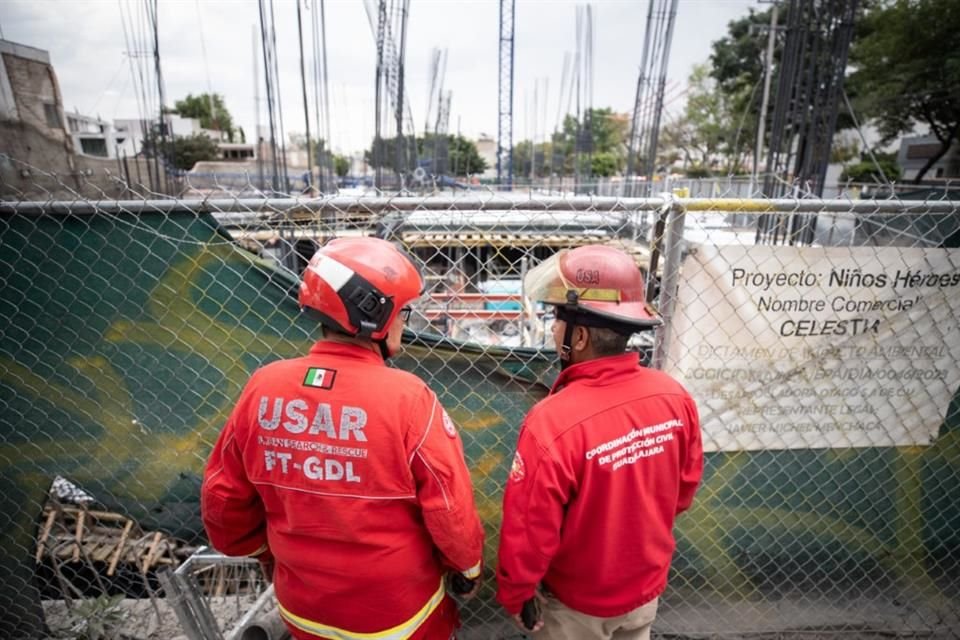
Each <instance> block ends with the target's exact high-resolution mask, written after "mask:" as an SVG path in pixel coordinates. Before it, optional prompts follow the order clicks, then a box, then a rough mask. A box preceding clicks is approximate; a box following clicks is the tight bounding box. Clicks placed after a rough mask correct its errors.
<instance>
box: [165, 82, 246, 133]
mask: <svg viewBox="0 0 960 640" xmlns="http://www.w3.org/2000/svg"><path fill="white" fill-rule="evenodd" d="M174 111H175V112H176V113H178V114H179V115H181V116H183V117H184V118H197V119H198V120H200V126H201V127H203V128H204V129H213V130H216V131H222V132H224V133H226V134H227V140H228V141H230V142H233V134H234V128H233V116H231V115H230V112H229V111H228V110H227V107H226V105H225V104H224V102H223V96H221V95H220V94H219V93H214V94H212V95H211V94H209V93H201V94H199V95H196V96H194V95H193V94H187V97H186V98H184V99H183V100H177V101H176V102H175V103H174Z"/></svg>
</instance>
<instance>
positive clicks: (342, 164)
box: [333, 154, 350, 178]
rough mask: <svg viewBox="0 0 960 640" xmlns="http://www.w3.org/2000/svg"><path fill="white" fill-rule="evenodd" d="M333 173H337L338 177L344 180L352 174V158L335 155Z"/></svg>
mask: <svg viewBox="0 0 960 640" xmlns="http://www.w3.org/2000/svg"><path fill="white" fill-rule="evenodd" d="M333 172H334V173H336V174H337V177H340V178H343V177H344V176H346V175H347V174H348V173H350V158H348V157H346V156H340V155H336V154H334V156H333Z"/></svg>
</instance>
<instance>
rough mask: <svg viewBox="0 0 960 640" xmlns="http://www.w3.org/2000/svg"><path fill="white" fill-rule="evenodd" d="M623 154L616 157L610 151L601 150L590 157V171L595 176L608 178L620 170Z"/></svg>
mask: <svg viewBox="0 0 960 640" xmlns="http://www.w3.org/2000/svg"><path fill="white" fill-rule="evenodd" d="M622 161H623V156H620V157H617V155H616V154H614V153H612V152H610V151H601V152H600V153H595V154H593V157H592V158H590V173H591V174H592V175H595V176H600V177H603V178H609V177H610V176H613V175H616V174H617V173H619V172H620V168H621V166H622Z"/></svg>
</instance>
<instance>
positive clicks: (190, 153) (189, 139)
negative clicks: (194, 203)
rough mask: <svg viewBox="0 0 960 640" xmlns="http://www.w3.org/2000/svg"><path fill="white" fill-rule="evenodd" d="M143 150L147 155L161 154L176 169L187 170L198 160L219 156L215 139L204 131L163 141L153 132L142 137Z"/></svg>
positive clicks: (213, 158) (207, 159) (212, 158)
mask: <svg viewBox="0 0 960 640" xmlns="http://www.w3.org/2000/svg"><path fill="white" fill-rule="evenodd" d="M143 150H144V153H146V154H147V155H149V156H155V155H157V154H159V155H161V156H162V157H164V158H166V160H167V162H169V163H171V164H173V166H175V167H176V168H177V169H182V170H184V171H189V170H190V169H192V168H193V166H194V165H195V164H196V163H198V162H201V161H209V160H216V159H217V158H219V157H220V153H219V150H218V148H217V143H216V141H214V140H211V139H210V137H209V136H207V135H206V134H205V133H194V134H193V135H189V136H177V137H176V138H175V139H170V138H167V139H166V140H165V141H164V140H161V139H160V136H159V135H158V134H157V133H156V132H154V133H151V134H150V135H149V136H147V137H146V139H144V141H143Z"/></svg>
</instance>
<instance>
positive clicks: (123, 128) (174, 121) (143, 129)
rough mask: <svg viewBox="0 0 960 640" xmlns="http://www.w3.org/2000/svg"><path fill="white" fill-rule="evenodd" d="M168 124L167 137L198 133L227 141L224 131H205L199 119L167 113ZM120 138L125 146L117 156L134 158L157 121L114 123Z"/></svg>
mask: <svg viewBox="0 0 960 640" xmlns="http://www.w3.org/2000/svg"><path fill="white" fill-rule="evenodd" d="M163 119H164V122H165V123H166V125H167V126H166V130H167V131H166V132H167V135H170V134H171V133H172V134H173V135H174V136H192V135H194V134H197V133H204V134H206V135H207V136H208V137H209V138H210V139H211V140H218V141H225V138H226V135H225V134H224V133H223V132H222V131H216V130H214V129H204V128H203V127H201V126H200V120H198V119H197V118H184V117H182V116H178V115H177V114H175V113H167V114H164V116H163ZM113 124H114V127H115V128H116V132H117V134H118V136H119V135H120V134H122V135H123V138H124V141H123V144H121V145H120V146H119V149H118V151H117V154H118V155H120V156H124V155H126V156H127V157H133V156H135V155H137V154H138V153H140V151H141V150H142V149H143V141H144V139H145V138H146V134H148V133H149V132H150V131H151V130H152V129H154V128H156V124H157V121H156V119H150V120H139V119H133V118H123V119H118V120H114V121H113Z"/></svg>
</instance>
